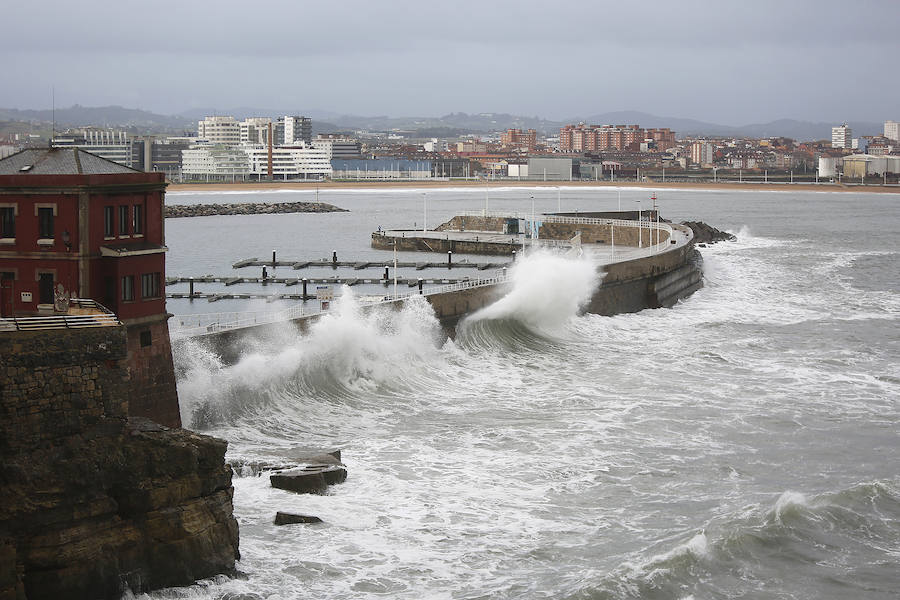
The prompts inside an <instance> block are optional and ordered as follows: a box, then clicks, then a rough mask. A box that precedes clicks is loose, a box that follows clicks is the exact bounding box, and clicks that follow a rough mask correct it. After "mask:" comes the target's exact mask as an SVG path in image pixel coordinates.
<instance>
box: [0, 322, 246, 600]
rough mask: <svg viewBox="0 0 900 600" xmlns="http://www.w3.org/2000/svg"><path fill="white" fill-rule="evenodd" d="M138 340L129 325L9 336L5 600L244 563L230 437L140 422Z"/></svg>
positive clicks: (102, 593) (3, 374) (2, 353)
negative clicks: (132, 380)
mask: <svg viewBox="0 0 900 600" xmlns="http://www.w3.org/2000/svg"><path fill="white" fill-rule="evenodd" d="M125 344H126V336H125V331H124V328H123V327H98V328H93V329H82V330H55V331H33V332H4V333H2V334H0V383H2V387H0V459H2V462H0V600H7V599H10V600H11V599H14V598H15V599H17V600H18V599H22V598H27V599H28V600H39V599H42V598H118V597H119V596H121V594H122V592H123V591H124V590H125V589H126V588H128V589H131V590H132V591H134V592H138V591H147V590H151V589H156V588H160V587H166V586H177V585H186V584H189V583H191V582H193V581H195V580H196V579H200V578H204V577H209V576H212V575H214V574H217V573H222V572H227V571H229V570H231V569H233V568H234V563H235V560H236V559H237V558H238V556H239V555H238V531H237V522H236V521H235V519H234V517H233V515H232V494H233V488H232V486H231V470H230V468H229V467H228V466H227V465H226V464H225V462H224V455H225V449H226V443H225V442H224V441H221V440H217V439H214V438H211V437H207V436H201V435H196V434H193V433H191V432H188V431H185V430H182V429H168V428H165V427H162V426H160V425H157V424H156V423H153V422H151V421H149V420H146V419H137V418H132V419H128V417H127V414H128V403H127V396H128V389H129V382H128V372H127V368H125V366H124V365H125V354H126V346H125Z"/></svg>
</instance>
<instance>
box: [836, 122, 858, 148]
mask: <svg viewBox="0 0 900 600" xmlns="http://www.w3.org/2000/svg"><path fill="white" fill-rule="evenodd" d="M852 145H853V130H852V129H850V127H849V126H848V125H847V124H846V123H844V124H842V125H841V126H840V127H832V128H831V147H832V148H850V147H851V146H852Z"/></svg>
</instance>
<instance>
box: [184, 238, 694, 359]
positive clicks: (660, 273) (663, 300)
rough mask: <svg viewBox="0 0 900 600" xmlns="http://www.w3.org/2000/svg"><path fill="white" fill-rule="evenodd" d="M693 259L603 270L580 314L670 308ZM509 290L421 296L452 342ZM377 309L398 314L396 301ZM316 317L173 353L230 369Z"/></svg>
mask: <svg viewBox="0 0 900 600" xmlns="http://www.w3.org/2000/svg"><path fill="white" fill-rule="evenodd" d="M674 227H675V228H676V229H681V230H682V231H684V232H685V233H688V234H689V233H690V229H688V228H685V227H682V226H680V225H676V226H674ZM617 239H618V238H617ZM698 257H699V254H698V253H697V251H696V250H695V249H694V246H693V243H692V242H688V243H686V244H683V245H680V246H677V247H675V246H673V247H671V248H666V250H665V251H662V252H659V253H658V254H654V255H651V256H646V257H642V258H636V259H633V260H629V261H624V262H619V263H613V264H610V265H606V266H605V267H603V268H602V269H601V270H600V271H598V275H597V276H598V277H601V278H602V280H601V284H600V286H599V287H598V288H597V290H596V292H595V293H594V295H593V296H592V297H591V300H590V301H589V302H588V305H587V306H586V307H585V310H586V312H590V313H594V314H599V315H615V314H620V313H627V312H637V311H640V310H643V309H645V308H660V307H666V306H672V305H673V304H674V303H675V302H677V301H678V300H679V299H681V298H683V297H685V296H687V295H689V294H691V293H693V292H694V291H695V290H696V289H698V288H699V287H700V286H701V285H702V271H701V269H700V264H699V262H698ZM508 285H510V284H509V283H503V284H497V285H489V286H482V287H477V288H468V289H462V290H455V291H450V292H445V293H442V294H431V295H426V296H425V298H426V300H427V301H428V302H429V303H430V304H431V306H432V308H433V309H434V312H435V316H436V317H437V318H438V320H439V321H440V322H441V325H442V326H443V327H444V330H445V332H446V333H447V335H448V336H451V337H452V336H453V335H454V334H455V331H454V328H455V326H456V324H457V323H458V322H459V320H460V319H462V318H463V317H465V316H466V315H468V314H470V313H472V312H474V311H476V310H478V309H480V308H483V307H485V306H487V305H489V304H491V303H493V302H495V301H496V300H498V299H499V298H500V297H502V296H503V294H504V293H505V291H506V288H507V286H508ZM378 306H380V307H384V306H388V307H391V308H394V309H399V307H400V306H401V301H396V302H391V303H387V304H380V305H378ZM320 317H321V315H311V316H309V317H301V318H299V319H295V320H294V321H292V322H291V323H290V324H284V323H273V324H265V325H257V326H254V327H247V328H243V329H233V330H226V331H221V332H214V333H209V334H206V335H202V336H197V337H194V338H190V340H178V341H175V342H173V344H174V345H175V346H176V347H178V346H179V345H185V344H200V345H203V346H204V347H205V348H207V349H208V350H211V351H213V352H216V353H217V354H218V355H219V356H220V358H221V359H222V361H223V362H225V363H229V364H230V363H234V362H237V361H238V360H239V359H240V356H241V355H242V354H243V353H244V352H245V351H246V349H248V348H254V347H255V345H254V344H252V343H251V340H252V339H254V338H258V339H266V338H271V337H272V336H279V335H284V332H285V327H293V328H294V330H295V332H296V333H297V334H298V335H301V334H303V333H306V332H307V331H308V328H309V326H310V324H311V323H313V322H314V321H315V320H316V319H318V318H320Z"/></svg>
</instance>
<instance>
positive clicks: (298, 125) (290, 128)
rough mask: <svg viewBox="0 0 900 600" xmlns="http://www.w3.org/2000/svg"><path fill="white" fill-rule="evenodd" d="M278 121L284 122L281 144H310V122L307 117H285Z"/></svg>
mask: <svg viewBox="0 0 900 600" xmlns="http://www.w3.org/2000/svg"><path fill="white" fill-rule="evenodd" d="M279 121H283V122H284V138H283V142H282V143H283V144H284V145H285V146H291V145H293V144H299V143H301V142H303V143H306V144H310V143H312V120H311V119H310V118H309V117H299V116H286V117H284V118H283V119H279Z"/></svg>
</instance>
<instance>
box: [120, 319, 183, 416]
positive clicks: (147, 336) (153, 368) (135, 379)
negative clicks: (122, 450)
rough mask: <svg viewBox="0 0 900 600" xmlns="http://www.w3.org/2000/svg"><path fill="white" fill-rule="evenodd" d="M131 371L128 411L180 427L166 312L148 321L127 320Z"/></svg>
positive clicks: (132, 414) (129, 367)
mask: <svg viewBox="0 0 900 600" xmlns="http://www.w3.org/2000/svg"><path fill="white" fill-rule="evenodd" d="M126 328H127V330H128V334H127V339H128V370H129V373H130V375H131V382H132V385H131V390H130V392H129V405H128V414H129V415H130V416H132V417H146V418H148V419H151V420H153V421H156V422H157V423H160V424H162V425H165V426H166V427H181V412H180V410H179V408H178V390H177V387H176V383H175V367H174V366H173V365H172V343H171V341H170V340H169V325H168V321H167V320H166V318H165V316H164V317H163V318H162V319H159V320H156V321H152V322H149V323H139V324H138V323H135V324H132V323H126Z"/></svg>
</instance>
